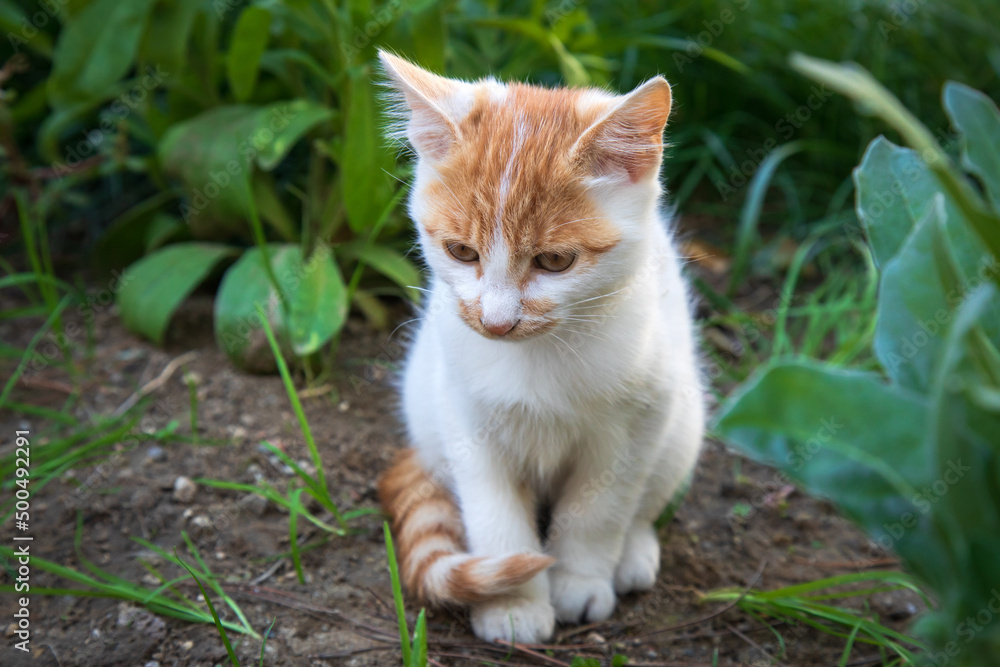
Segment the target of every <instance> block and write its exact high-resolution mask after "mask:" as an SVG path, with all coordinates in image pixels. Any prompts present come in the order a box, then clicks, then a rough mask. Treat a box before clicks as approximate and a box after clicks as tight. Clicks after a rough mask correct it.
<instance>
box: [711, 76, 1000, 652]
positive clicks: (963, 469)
mask: <svg viewBox="0 0 1000 667" xmlns="http://www.w3.org/2000/svg"><path fill="white" fill-rule="evenodd" d="M796 62H797V63H798V64H799V66H800V67H801V68H802V69H803V71H804V72H805V73H807V74H809V75H810V76H812V77H814V78H815V79H817V80H819V81H824V82H825V83H827V84H828V85H829V86H830V87H831V89H834V90H837V91H839V92H843V93H845V94H846V95H849V96H851V97H853V98H854V99H856V100H858V101H860V102H864V103H865V104H866V107H865V108H866V109H868V110H869V111H870V112H873V113H876V114H878V115H880V116H881V117H882V118H884V119H886V120H887V121H889V122H890V123H892V124H893V125H894V126H895V127H896V128H897V129H898V130H899V132H900V134H901V135H902V136H903V137H904V138H905V140H906V141H907V143H909V144H910V145H911V147H912V148H901V147H899V146H896V145H894V144H892V143H891V142H889V141H887V140H886V139H885V138H883V137H880V138H878V139H876V140H875V141H873V142H872V143H871V145H870V146H869V148H868V150H867V151H866V153H865V157H864V159H863V161H862V162H861V165H860V166H859V167H858V169H857V170H856V171H855V176H854V178H855V182H856V186H857V209H858V213H859V216H860V218H861V221H862V224H863V225H864V229H865V233H866V236H867V239H868V247H869V248H870V251H871V254H872V256H873V258H874V259H875V262H876V263H877V265H878V267H879V272H880V284H879V299H878V315H877V320H876V321H877V326H876V330H875V335H874V342H873V349H874V354H875V356H876V358H877V359H878V362H879V368H878V369H877V370H876V371H860V370H853V369H852V370H845V369H844V368H841V367H838V366H836V365H834V364H823V365H821V364H819V363H817V362H816V361H815V360H812V359H808V360H807V359H802V358H799V359H788V358H786V359H783V360H780V361H777V362H775V363H772V364H769V365H767V366H766V367H765V368H764V369H761V371H760V372H758V373H756V374H755V375H754V377H753V379H752V380H751V381H749V382H747V383H746V384H745V385H744V386H743V387H741V388H740V389H739V390H738V391H737V392H736V395H735V397H733V399H732V400H730V401H728V402H727V403H726V405H724V406H723V408H722V410H721V414H720V415H719V416H718V418H717V422H716V428H717V429H718V431H719V432H720V434H721V435H723V436H724V437H726V438H727V439H728V440H729V441H730V442H732V443H733V444H734V445H736V446H737V447H738V448H740V449H741V450H742V451H745V452H746V453H747V454H748V455H750V456H753V457H755V458H758V459H760V460H763V461H765V462H767V463H769V464H771V465H774V466H776V467H778V468H780V469H781V471H782V472H783V473H784V475H780V474H779V478H780V477H784V480H785V481H786V482H787V481H788V480H789V479H792V480H794V481H795V482H797V483H799V484H801V485H803V486H804V487H805V488H806V489H807V490H809V491H810V492H812V493H816V494H818V495H821V496H824V497H826V498H829V499H831V500H833V501H835V502H836V503H837V504H838V506H839V507H840V509H841V510H842V511H843V512H844V513H845V514H846V515H847V516H849V517H850V518H852V519H853V520H854V521H856V522H857V523H858V524H859V525H860V526H861V527H862V528H864V529H865V530H866V531H867V532H868V534H869V536H870V537H871V541H870V543H869V550H868V556H869V558H870V559H872V560H874V559H877V558H878V557H880V556H881V555H883V554H885V553H886V552H888V551H890V550H892V551H894V552H896V553H898V554H899V556H900V558H901V559H902V560H903V562H904V563H905V564H906V566H907V568H908V569H909V570H910V571H911V572H913V573H914V574H915V575H916V576H917V577H918V578H919V579H920V580H921V582H923V583H924V584H926V585H927V587H928V588H929V589H930V590H932V591H933V592H934V594H935V595H936V605H935V607H934V608H933V609H932V610H931V611H930V612H928V613H927V614H925V615H924V616H923V617H921V619H920V620H919V622H918V624H917V626H916V629H917V632H918V634H920V635H921V636H923V637H925V638H926V639H927V641H928V644H929V653H928V654H927V655H926V656H925V660H926V661H927V662H926V664H934V665H943V664H949V665H960V666H969V667H973V666H978V665H987V664H993V661H995V659H996V656H997V654H998V651H1000V629H998V625H997V624H996V623H995V622H993V621H994V618H995V612H994V611H992V610H993V608H994V607H995V606H996V605H995V602H996V599H997V598H998V596H1000V593H998V590H1000V540H998V539H997V533H996V526H997V525H998V524H1000V495H998V489H1000V442H998V440H997V434H998V433H1000V352H998V350H1000V298H998V296H997V287H998V285H1000V265H998V263H997V257H998V256H1000V207H998V206H997V204H998V202H1000V200H998V197H997V194H998V193H1000V159H998V156H1000V110H998V109H997V106H996V104H995V102H993V101H992V100H991V99H990V98H988V97H987V96H985V95H983V94H982V93H980V92H978V91H975V90H973V89H971V88H969V87H967V86H963V85H961V84H956V83H949V84H947V85H946V86H945V88H944V93H943V98H944V108H945V110H946V112H947V114H948V116H949V117H950V119H951V122H952V124H953V126H954V128H955V130H956V131H957V132H958V133H959V135H960V137H961V141H960V144H961V146H962V151H961V163H960V164H961V167H959V166H958V165H957V164H956V163H953V162H952V161H951V159H950V158H949V157H948V156H947V155H946V154H944V153H943V152H942V151H941V149H940V148H939V147H938V146H936V145H935V141H934V137H933V134H932V133H931V132H930V131H929V130H928V129H927V128H926V127H924V126H923V125H921V124H920V122H919V121H917V120H916V118H915V117H913V116H912V115H911V114H909V113H908V112H907V111H906V110H905V109H904V108H903V107H902V106H901V105H900V104H899V102H898V101H897V100H896V99H894V98H893V97H892V96H891V95H890V94H888V93H887V92H886V91H885V89H884V88H881V87H880V86H879V85H878V83H877V82H876V81H875V80H874V79H872V78H871V77H870V76H869V75H868V73H866V72H864V71H863V70H859V69H856V68H848V67H845V66H837V65H833V64H831V63H828V62H824V61H819V60H815V59H807V58H803V57H798V58H797V59H796ZM970 176H971V178H970ZM974 184H977V185H974ZM858 566H859V567H860V568H864V567H865V566H866V563H865V561H864V560H861V561H859V562H858ZM977 618H978V619H979V620H978V622H977V621H974V620H972V619H977Z"/></svg>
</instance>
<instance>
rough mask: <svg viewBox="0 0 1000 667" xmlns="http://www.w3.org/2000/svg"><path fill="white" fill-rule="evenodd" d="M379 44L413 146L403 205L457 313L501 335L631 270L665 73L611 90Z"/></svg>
mask: <svg viewBox="0 0 1000 667" xmlns="http://www.w3.org/2000/svg"><path fill="white" fill-rule="evenodd" d="M380 57H381V59H382V63H383V65H384V66H385V69H386V72H387V73H388V75H389V77H390V79H391V82H392V86H393V88H394V89H395V90H396V91H398V92H399V93H401V99H400V102H401V105H400V109H401V110H402V111H403V119H404V121H405V122H404V124H403V126H402V127H401V129H400V134H401V135H403V136H405V138H406V139H407V140H408V142H409V144H410V145H411V146H412V147H413V149H414V151H415V152H416V154H417V158H418V159H417V169H416V178H415V181H414V186H413V193H412V195H411V198H410V215H411V217H412V218H413V219H414V221H415V222H416V223H417V228H418V231H419V234H420V242H421V245H422V246H423V252H424V256H425V258H426V260H427V262H428V264H429V265H430V267H431V270H432V271H433V272H434V274H435V276H437V277H438V278H440V279H441V281H443V282H444V283H445V284H446V285H447V286H448V287H449V288H450V290H451V292H452V294H453V295H454V298H455V299H456V307H457V310H458V312H459V314H460V315H461V317H462V319H463V320H464V321H465V322H466V323H467V324H468V325H469V326H470V327H471V328H472V329H474V330H475V331H477V332H478V333H480V334H482V335H483V336H486V337H488V338H504V339H508V340H520V339H524V338H529V337H531V336H535V335H537V334H540V333H542V332H545V331H549V330H553V329H556V328H558V327H559V326H560V325H561V324H564V323H569V322H581V321H584V320H585V319H586V316H585V311H586V309H587V308H588V307H591V306H593V305H594V301H593V299H594V298H595V297H598V302H599V298H600V297H601V296H602V295H604V294H607V293H609V292H612V291H614V290H615V289H616V287H617V286H620V285H621V284H622V283H623V281H624V280H625V279H626V278H627V276H628V275H630V274H631V273H632V272H634V271H635V270H636V266H635V265H636V264H637V263H638V257H639V253H640V250H641V246H642V244H643V243H644V242H646V240H647V239H648V238H649V235H648V233H647V232H648V227H649V225H650V224H651V222H652V221H654V220H656V219H657V216H656V214H655V210H656V207H657V205H658V198H659V194H660V187H659V178H658V175H659V167H660V160H661V157H662V149H663V145H662V134H663V127H664V125H665V124H666V121H667V116H668V115H669V114H670V102H671V98H670V86H669V84H667V82H666V80H664V79H663V78H662V77H657V78H654V79H651V80H650V81H647V82H646V83H645V84H643V85H641V86H640V87H638V88H636V89H635V90H634V91H632V92H631V93H629V94H627V95H623V96H615V95H611V94H608V93H606V92H603V91H599V90H593V89H565V88H559V89H545V88H539V87H535V86H528V85H524V84H518V83H512V84H502V83H499V82H497V81H495V80H493V79H486V80H483V81H479V82H475V83H468V82H464V81H456V80H453V79H446V78H444V77H440V76H437V75H435V74H432V73H430V72H427V71H425V70H422V69H420V68H419V67H416V66H415V65H413V64H411V63H409V62H407V61H405V60H402V59H401V58H398V57H396V56H393V55H390V54H388V53H385V52H382V53H381V54H380ZM581 309H582V310H581Z"/></svg>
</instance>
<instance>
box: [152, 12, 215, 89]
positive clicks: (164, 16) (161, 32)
mask: <svg viewBox="0 0 1000 667" xmlns="http://www.w3.org/2000/svg"><path fill="white" fill-rule="evenodd" d="M204 6H205V3H204V2H203V1H202V0H160V2H159V3H157V5H156V6H155V7H154V8H153V13H152V14H151V15H150V19H149V27H148V28H147V29H146V35H145V36H144V37H143V39H142V45H141V46H140V48H139V60H140V61H141V62H143V63H144V64H146V65H149V66H151V67H159V68H160V69H161V70H163V71H164V72H166V73H167V75H168V76H169V77H175V76H176V77H177V78H176V79H175V78H171V79H170V83H175V82H179V81H180V78H181V77H180V76H178V75H181V74H182V69H184V66H185V64H186V59H187V53H188V47H189V40H190V39H191V32H192V30H193V28H194V20H195V17H196V16H197V14H198V11H199V10H200V9H202V8H204Z"/></svg>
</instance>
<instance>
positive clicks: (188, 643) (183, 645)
mask: <svg viewBox="0 0 1000 667" xmlns="http://www.w3.org/2000/svg"><path fill="white" fill-rule="evenodd" d="M193 648H194V642H193V641H191V640H190V639H189V640H187V641H186V642H181V650H182V651H190V650H191V649H193Z"/></svg>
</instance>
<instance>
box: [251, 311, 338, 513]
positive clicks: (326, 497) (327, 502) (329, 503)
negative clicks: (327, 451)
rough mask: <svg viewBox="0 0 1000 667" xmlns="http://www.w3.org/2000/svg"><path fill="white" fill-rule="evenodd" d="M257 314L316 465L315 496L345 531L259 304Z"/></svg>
mask: <svg viewBox="0 0 1000 667" xmlns="http://www.w3.org/2000/svg"><path fill="white" fill-rule="evenodd" d="M257 314H258V315H260V318H261V323H262V324H263V326H264V333H265V335H266V336H267V342H268V343H269V344H270V345H271V352H272V353H273V354H274V360H275V362H276V363H277V364H278V371H279V372H280V373H281V380H282V382H284V384H285V393H287V394H288V400H289V401H290V402H291V404H292V410H294V412H295V416H296V418H297V419H298V421H299V428H300V429H301V430H302V436H303V437H304V438H305V440H306V445H307V446H308V447H309V453H310V455H312V460H313V465H314V466H315V467H316V480H317V482H318V483H319V485H320V487H321V489H322V496H323V498H322V499H320V498H317V500H320V502H323V503H324V506H325V507H326V508H327V509H328V510H330V513H331V514H333V516H334V518H336V520H337V523H338V524H339V525H340V527H341V529H342V530H344V531H345V532H346V531H347V522H346V521H344V517H343V516H341V514H340V510H338V509H337V506H336V504H335V503H334V502H333V500H332V499H331V498H330V492H329V488H328V487H327V485H326V475H325V474H324V473H323V459H322V458H321V457H320V455H319V450H318V449H317V448H316V440H315V439H314V438H313V434H312V429H311V428H309V421H308V420H307V419H306V415H305V411H304V410H303V409H302V402H301V401H300V400H299V395H298V392H296V391H295V384H294V383H293V382H292V375H291V373H289V371H288V364H286V363H285V358H284V357H283V356H282V354H281V350H280V349H279V348H278V341H277V340H276V339H275V337H274V331H272V330H271V325H270V323H269V322H268V320H267V314H266V313H265V312H264V309H263V308H262V307H261V305H260V304H257Z"/></svg>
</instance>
